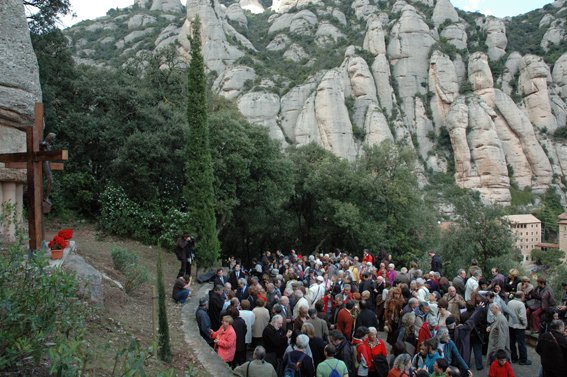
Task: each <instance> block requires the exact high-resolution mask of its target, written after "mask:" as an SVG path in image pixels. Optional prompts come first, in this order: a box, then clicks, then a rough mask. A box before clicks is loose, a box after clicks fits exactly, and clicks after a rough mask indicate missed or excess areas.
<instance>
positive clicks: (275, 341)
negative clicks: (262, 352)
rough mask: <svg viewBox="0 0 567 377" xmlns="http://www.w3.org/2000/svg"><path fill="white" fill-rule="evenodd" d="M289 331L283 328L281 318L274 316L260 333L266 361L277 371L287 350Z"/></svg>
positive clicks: (277, 315)
mask: <svg viewBox="0 0 567 377" xmlns="http://www.w3.org/2000/svg"><path fill="white" fill-rule="evenodd" d="M290 336H291V330H287V332H286V330H285V328H284V327H283V317H282V316H281V315H279V314H276V315H275V316H273V317H272V321H271V322H270V324H269V325H268V326H266V328H265V329H264V332H263V333H262V340H263V341H264V348H266V361H267V362H269V363H270V364H272V365H273V366H274V369H276V370H278V366H279V364H280V363H281V361H282V358H283V354H284V352H285V349H286V348H287V344H288V340H289V337H290Z"/></svg>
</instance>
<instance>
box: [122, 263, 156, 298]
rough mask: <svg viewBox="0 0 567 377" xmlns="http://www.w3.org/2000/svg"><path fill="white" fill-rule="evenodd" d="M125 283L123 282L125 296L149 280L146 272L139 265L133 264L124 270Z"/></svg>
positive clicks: (144, 268)
mask: <svg viewBox="0 0 567 377" xmlns="http://www.w3.org/2000/svg"><path fill="white" fill-rule="evenodd" d="M124 275H125V277H126V281H125V282H124V292H126V293H127V294H130V293H132V292H133V291H134V290H136V289H138V288H140V287H141V286H142V284H145V283H147V282H148V281H149V280H150V276H149V274H148V270H147V269H146V267H144V266H142V265H140V264H133V265H129V266H127V267H126V269H125V270H124Z"/></svg>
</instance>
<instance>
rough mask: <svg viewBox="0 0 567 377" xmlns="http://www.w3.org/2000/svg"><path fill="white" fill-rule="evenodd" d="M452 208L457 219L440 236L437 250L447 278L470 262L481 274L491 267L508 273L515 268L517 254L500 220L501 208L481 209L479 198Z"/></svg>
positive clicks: (507, 226) (482, 207)
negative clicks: (442, 260) (479, 269)
mask: <svg viewBox="0 0 567 377" xmlns="http://www.w3.org/2000/svg"><path fill="white" fill-rule="evenodd" d="M454 205H455V209H456V212H457V213H458V214H459V218H458V220H457V221H456V222H455V225H454V226H452V227H451V228H450V229H449V230H447V231H445V232H443V234H442V237H441V242H440V248H439V253H440V254H441V256H442V257H443V259H444V264H445V268H446V270H447V273H448V274H450V275H453V274H455V273H456V271H457V270H458V269H459V268H463V267H464V266H468V265H470V263H471V260H472V259H476V260H477V261H478V263H479V266H480V267H481V268H482V270H483V272H484V273H487V272H488V271H489V270H490V268H491V267H494V266H497V267H499V269H500V270H501V271H507V270H508V269H509V268H512V267H516V266H517V265H518V263H519V262H520V252H519V251H518V250H517V249H516V247H515V243H514V236H513V234H512V233H511V231H510V228H509V225H508V224H507V223H506V222H505V221H504V220H503V219H502V215H503V214H504V213H503V210H502V208H500V207H497V206H486V205H483V204H482V203H481V201H480V199H479V198H478V197H461V198H459V199H458V200H457V201H456V202H455V203H454Z"/></svg>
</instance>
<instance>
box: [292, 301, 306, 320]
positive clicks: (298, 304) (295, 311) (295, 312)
mask: <svg viewBox="0 0 567 377" xmlns="http://www.w3.org/2000/svg"><path fill="white" fill-rule="evenodd" d="M302 306H304V307H306V308H307V309H309V302H308V301H307V300H306V299H305V297H302V298H300V299H299V300H297V302H296V303H295V306H294V307H293V319H296V318H297V315H298V314H299V308H300V307H302Z"/></svg>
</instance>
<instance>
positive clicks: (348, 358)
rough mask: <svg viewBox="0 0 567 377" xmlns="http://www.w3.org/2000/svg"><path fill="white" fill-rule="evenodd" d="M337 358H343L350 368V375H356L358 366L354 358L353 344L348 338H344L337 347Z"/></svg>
mask: <svg viewBox="0 0 567 377" xmlns="http://www.w3.org/2000/svg"><path fill="white" fill-rule="evenodd" d="M335 358H337V359H339V360H342V361H343V362H344V363H345V364H346V367H347V369H348V375H349V376H356V368H355V367H354V361H353V358H352V346H351V345H350V343H349V342H348V341H347V340H343V341H342V343H341V344H339V345H338V347H337V352H336V353H335Z"/></svg>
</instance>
